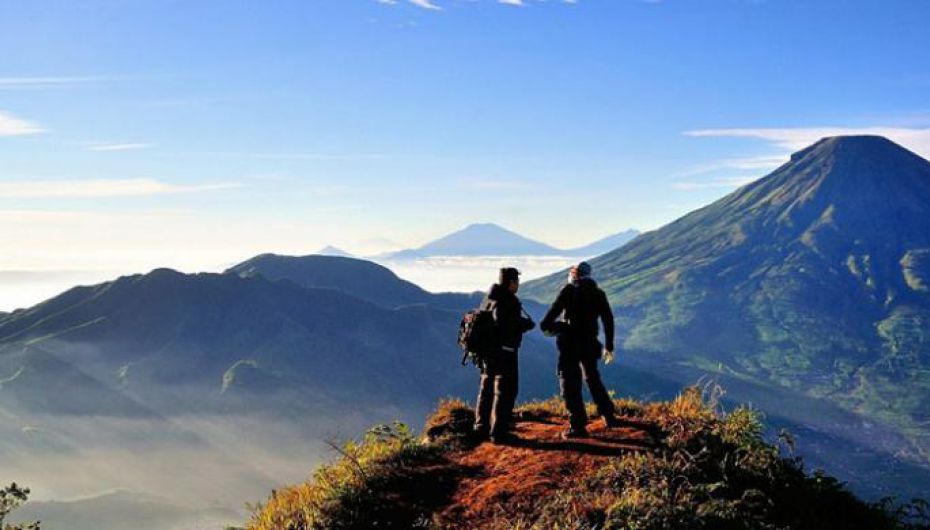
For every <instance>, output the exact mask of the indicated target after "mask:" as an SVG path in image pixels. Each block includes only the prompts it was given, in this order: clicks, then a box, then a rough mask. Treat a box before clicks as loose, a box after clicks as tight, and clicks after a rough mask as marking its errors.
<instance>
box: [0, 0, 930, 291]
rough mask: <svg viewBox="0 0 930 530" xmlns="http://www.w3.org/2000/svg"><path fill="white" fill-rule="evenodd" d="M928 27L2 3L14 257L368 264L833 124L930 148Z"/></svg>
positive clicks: (544, 7) (595, 3)
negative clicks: (379, 254)
mask: <svg viewBox="0 0 930 530" xmlns="http://www.w3.org/2000/svg"><path fill="white" fill-rule="evenodd" d="M512 4H522V5H512ZM928 20H930V2H927V1H925V0H910V1H908V0H901V1H885V2H878V1H873V2H860V1H832V2H826V1H804V2H801V1H787V0H785V1H775V0H770V1H762V0H756V1H741V0H727V1H712V0H708V1H701V2H696V1H685V0H665V1H638V0H577V1H575V2H565V1H558V0H548V1H533V0H523V2H517V1H515V0H514V1H510V2H499V1H495V0H432V1H431V2H428V1H426V0H418V1H409V0H396V1H394V2H389V1H377V0H316V1H313V0H305V1H284V0H281V1H275V2H257V1H251V2H245V1H235V0H232V1H231V0H224V1H207V0H200V1H159V0H138V1H133V0H126V1H116V0H109V1H100V0H96V1H95V0H87V1H82V2H72V1H51V0H50V1H43V2H20V1H12V0H7V1H5V0H0V50H2V53H0V160H2V161H3V163H2V165H0V223H2V225H3V226H4V227H5V229H4V230H3V232H2V233H0V246H2V248H3V252H2V253H0V271H3V270H51V269H55V270H62V269H68V270H72V269H73V270H78V269H81V270H83V269H108V270H109V269H112V270H117V269H119V270H135V269H146V268H151V267H153V266H156V265H168V266H174V267H178V268H182V269H190V270H194V269H211V268H216V267H219V266H222V265H225V264H227V263H229V262H231V261H235V260H237V259H239V258H245V257H247V256H248V255H249V254H252V253H255V252H259V251H276V252H290V253H298V252H304V253H306V252H310V251H313V250H315V249H317V248H319V247H321V246H323V245H324V244H330V243H331V244H335V245H337V246H342V247H346V248H349V249H350V250H355V251H357V252H362V253H365V252H367V251H374V250H376V247H378V246H379V245H382V243H381V242H379V241H372V240H375V239H378V240H380V239H388V240H390V241H393V242H395V243H397V244H400V245H404V246H406V245H416V244H420V243H423V242H425V241H426V240H428V239H432V238H434V237H437V236H440V235H443V234H444V233H446V232H449V231H451V230H454V229H456V228H459V227H461V226H462V225H464V224H467V223H470V222H479V221H481V222H484V221H494V222H498V223H500V224H503V225H504V226H507V227H509V228H511V229H514V230H516V231H518V232H521V233H524V234H526V235H528V236H531V237H534V238H537V239H540V240H543V241H545V242H548V243H551V244H554V245H560V246H565V247H568V246H576V245H579V244H582V243H586V242H588V241H590V240H593V239H596V238H599V237H602V236H605V235H607V234H610V233H613V232H617V231H620V230H622V229H625V228H628V227H634V228H639V229H651V228H656V227H658V226H661V225H662V224H664V223H666V222H668V221H670V220H673V219H674V218H676V217H678V216H680V215H681V214H684V213H686V212H687V211H689V210H691V209H694V208H696V207H699V206H701V205H703V204H706V203H707V202H710V201H712V200H713V199H715V198H717V197H720V196H722V195H723V194H725V193H728V192H730V191H732V190H733V189H735V188H736V187H737V186H738V185H739V184H740V183H743V182H746V181H747V180H748V179H752V178H755V177H759V176H761V175H763V174H765V173H767V172H768V171H769V170H771V169H772V168H774V167H775V166H777V164H778V163H779V161H780V160H782V159H784V157H785V155H786V154H787V153H789V152H790V151H791V150H793V149H796V148H798V147H801V146H803V145H805V144H806V143H809V142H810V141H812V140H815V139H817V137H819V136H822V135H825V134H834V133H837V132H859V131H862V130H866V131H873V132H881V133H884V134H888V135H889V136H891V137H892V138H893V139H896V140H898V141H900V142H902V143H904V144H905V145H907V146H908V147H910V148H912V149H914V150H916V151H918V152H919V153H921V154H923V155H924V156H930V101H928V94H930V54H928V53H927V50H928V49H930V32H928V31H927V29H926V23H927V21H928ZM0 298H2V292H0ZM0 305H2V304H0Z"/></svg>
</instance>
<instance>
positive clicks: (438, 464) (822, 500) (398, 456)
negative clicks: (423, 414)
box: [247, 388, 930, 530]
mask: <svg viewBox="0 0 930 530" xmlns="http://www.w3.org/2000/svg"><path fill="white" fill-rule="evenodd" d="M715 401H716V400H715V399H708V398H707V396H706V394H704V393H702V392H701V391H700V390H699V389H697V388H690V389H688V390H686V391H685V392H683V393H682V394H681V395H680V396H679V397H678V398H676V399H674V400H672V401H668V402H658V403H645V404H644V403H638V402H634V401H630V400H618V401H617V405H618V410H619V411H621V412H622V414H623V418H624V419H625V421H626V426H625V427H624V428H621V429H613V430H609V431H608V430H606V429H604V428H603V427H602V425H601V422H600V421H598V422H595V423H594V425H592V429H591V432H592V438H590V439H586V440H578V441H575V440H573V441H571V442H567V441H563V440H561V439H560V438H559V436H558V434H559V432H560V431H561V429H562V428H564V426H565V425H566V423H567V418H566V417H564V415H563V413H562V408H561V405H560V403H559V402H558V401H556V400H550V401H545V402H535V403H529V404H526V405H524V406H522V407H520V408H519V409H518V414H517V418H518V421H517V432H518V433H519V434H520V436H521V437H522V438H523V440H524V441H523V442H522V443H520V444H518V445H514V446H496V445H492V444H489V443H482V444H475V443H474V442H473V441H471V440H470V438H469V432H470V428H471V414H472V411H471V410H469V409H468V407H467V406H466V405H465V404H463V403H461V402H459V401H446V402H443V403H442V404H441V405H440V406H439V409H438V411H437V412H436V413H435V414H434V415H433V416H432V417H431V418H430V419H429V420H428V422H427V426H426V431H425V433H424V436H423V437H422V438H417V437H415V436H413V434H412V433H411V432H410V431H409V430H407V429H406V428H405V427H404V426H402V425H395V426H392V427H388V426H379V427H376V428H374V429H372V430H371V431H370V432H369V433H368V434H366V435H365V437H364V438H363V439H362V440H361V441H358V442H350V443H348V444H346V445H345V446H344V447H342V448H339V452H340V453H341V458H340V459H338V460H337V461H335V462H334V463H332V464H329V465H326V466H323V467H321V468H320V469H318V470H317V471H316V472H315V473H314V476H313V478H312V479H311V480H309V481H308V482H306V483H303V484H298V485H295V486H290V487H288V488H285V489H282V490H280V491H276V492H273V493H272V495H271V497H270V498H269V499H268V501H267V502H266V503H265V504H264V505H260V506H258V507H257V508H256V510H255V512H254V515H253V517H252V520H251V521H249V523H248V525H247V528H248V529H249V530H272V529H274V530H284V529H288V530H303V529H324V528H325V529H362V528H366V529H367V528H404V529H407V528H430V529H466V528H469V529H472V528H482V529H492V530H493V529H540V530H541V529H576V530H583V529H589V530H594V529H608V528H623V529H666V528H708V529H710V528H713V529H814V528H816V529H827V530H829V529H844V530H845V529H863V530H865V529H868V530H881V529H902V530H903V529H918V528H930V526H928V524H930V519H928V518H927V514H926V512H925V511H922V510H921V505H919V504H918V505H909V506H908V507H907V508H904V509H897V510H894V511H893V510H891V509H890V504H888V503H884V504H868V503H865V502H862V501H860V500H858V499H857V498H856V497H854V496H853V495H852V494H851V493H849V492H848V491H847V490H846V489H845V488H844V486H843V485H842V484H840V483H839V482H837V481H836V480H835V479H833V478H831V477H828V476H825V475H823V474H822V473H814V474H809V473H806V472H805V470H804V469H803V466H802V463H801V461H800V459H798V458H795V457H792V456H791V444H792V441H791V439H790V437H784V438H783V439H782V440H780V441H779V443H778V444H776V445H773V444H770V443H767V442H766V441H765V440H764V439H763V437H762V423H761V420H760V417H759V415H758V414H757V413H756V412H755V411H753V410H752V409H749V408H745V407H742V408H737V409H735V410H733V411H730V412H728V413H724V412H722V411H721V410H720V409H719V408H718V406H717V405H716V403H715Z"/></svg>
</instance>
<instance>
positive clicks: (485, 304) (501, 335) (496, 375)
mask: <svg viewBox="0 0 930 530" xmlns="http://www.w3.org/2000/svg"><path fill="white" fill-rule="evenodd" d="M519 288H520V272H519V271H518V270H517V269H515V268H512V267H507V268H503V269H501V270H500V275H499V278H498V282H497V283H495V284H494V285H492V286H491V289H490V290H489V291H488V294H487V295H486V296H485V297H484V300H483V301H482V302H481V305H480V306H479V307H478V309H476V310H473V311H470V312H469V313H468V314H466V315H465V318H464V319H463V320H462V326H461V331H460V334H459V343H460V344H461V345H462V347H463V349H465V351H466V357H469V356H470V357H471V358H472V360H473V361H474V362H475V364H476V365H478V367H479V368H480V369H481V380H480V383H479V388H478V403H477V405H476V406H475V435H476V437H477V438H478V439H487V438H490V440H491V441H492V442H493V443H509V442H513V441H515V440H516V436H514V435H513V433H512V432H511V424H510V423H511V416H512V415H513V407H514V404H515V402H516V400H517V391H518V382H519V373H518V372H519V369H518V364H519V363H518V360H517V353H518V351H519V349H520V344H521V342H522V341H523V334H524V333H526V332H527V331H529V330H531V329H533V328H534V327H535V326H536V324H535V323H534V322H533V320H532V319H531V318H530V317H529V315H527V314H526V312H525V311H523V305H522V304H521V303H520V299H519V298H517V290H519ZM464 362H465V358H463V363H464Z"/></svg>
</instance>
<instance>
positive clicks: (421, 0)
mask: <svg viewBox="0 0 930 530" xmlns="http://www.w3.org/2000/svg"><path fill="white" fill-rule="evenodd" d="M410 3H411V4H413V5H415V6H417V7H422V8H423V9H432V10H434V11H441V10H442V8H441V7H439V6H438V5H436V4H434V3H433V2H432V1H431V0H410Z"/></svg>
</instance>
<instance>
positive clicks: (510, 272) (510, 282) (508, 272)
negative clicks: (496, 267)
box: [497, 267, 520, 293]
mask: <svg viewBox="0 0 930 530" xmlns="http://www.w3.org/2000/svg"><path fill="white" fill-rule="evenodd" d="M497 283H499V284H500V285H501V287H504V288H505V289H509V290H510V292H512V293H516V292H517V289H519V288H520V271H518V270H517V269H515V268H513V267H504V268H503V269H501V271H500V276H499V277H498V281H497Z"/></svg>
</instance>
